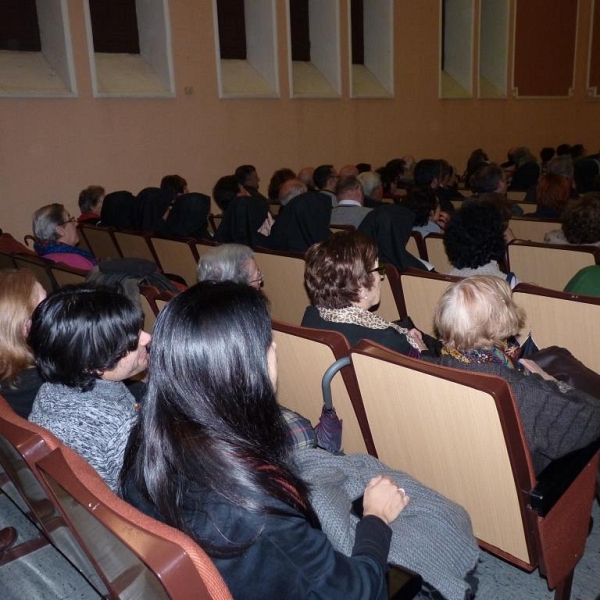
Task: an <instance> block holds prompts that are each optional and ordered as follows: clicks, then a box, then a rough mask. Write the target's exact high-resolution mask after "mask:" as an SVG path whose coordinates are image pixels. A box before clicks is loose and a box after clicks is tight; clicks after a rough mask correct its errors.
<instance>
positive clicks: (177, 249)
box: [150, 237, 199, 285]
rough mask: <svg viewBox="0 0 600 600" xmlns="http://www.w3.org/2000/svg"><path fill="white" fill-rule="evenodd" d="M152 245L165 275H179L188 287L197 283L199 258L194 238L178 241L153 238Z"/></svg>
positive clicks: (151, 239)
mask: <svg viewBox="0 0 600 600" xmlns="http://www.w3.org/2000/svg"><path fill="white" fill-rule="evenodd" d="M150 243H151V244H152V247H153V249H154V253H155V254H156V257H157V258H158V262H159V267H160V268H161V269H162V271H163V272H164V273H172V274H175V275H179V276H181V277H183V278H184V279H185V281H186V283H187V284H188V285H194V284H195V283H196V281H197V276H196V266H197V264H198V258H199V256H198V252H197V250H196V241H195V240H194V239H193V238H189V239H178V240H176V239H167V238H159V237H152V238H150Z"/></svg>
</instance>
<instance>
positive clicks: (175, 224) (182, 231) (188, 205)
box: [162, 192, 210, 241]
mask: <svg viewBox="0 0 600 600" xmlns="http://www.w3.org/2000/svg"><path fill="white" fill-rule="evenodd" d="M209 213H210V198H209V197H208V196H207V195H206V194H200V193H198V192H187V193H184V194H180V195H178V196H177V197H176V198H175V200H174V202H173V204H172V206H171V208H170V210H169V212H168V215H167V218H166V221H165V225H164V227H163V230H162V233H164V234H165V235H170V236H174V237H193V238H195V239H196V240H197V241H199V240H203V239H204V240H205V239H210V235H209V233H208V214H209Z"/></svg>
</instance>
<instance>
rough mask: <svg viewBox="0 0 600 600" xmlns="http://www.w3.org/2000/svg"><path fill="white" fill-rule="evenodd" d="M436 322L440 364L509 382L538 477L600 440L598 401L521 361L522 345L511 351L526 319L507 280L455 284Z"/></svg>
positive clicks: (479, 279) (445, 296)
mask: <svg viewBox="0 0 600 600" xmlns="http://www.w3.org/2000/svg"><path fill="white" fill-rule="evenodd" d="M434 322H435V327H436V330H437V332H438V334H439V337H440V339H441V341H442V343H443V348H442V351H441V353H442V356H441V357H440V358H438V359H433V360H435V362H437V363H439V364H441V365H444V366H447V367H453V368H458V369H466V370H468V371H476V372H480V373H488V374H491V375H497V376H499V377H502V378H503V379H505V380H506V381H508V383H509V384H510V386H511V388H512V391H513V394H514V397H515V400H516V402H517V406H518V409H519V413H520V415H521V423H522V424H523V430H524V433H525V438H526V439H527V443H528V446H529V450H530V452H531V455H532V459H533V464H534V468H535V471H536V473H540V472H541V471H542V470H543V469H544V467H546V466H547V465H548V463H549V462H550V461H552V460H554V459H556V458H559V457H561V456H564V455H565V454H568V453H569V452H572V451H573V450H577V449H579V448H583V447H585V446H587V445H588V444H591V443H592V442H593V441H594V440H596V439H597V438H599V437H600V401H599V400H598V399H596V398H594V397H592V396H590V395H588V394H586V393H585V392H582V391H579V390H576V389H573V388H571V387H570V386H568V385H567V384H564V383H562V382H557V381H556V380H555V379H554V378H552V377H550V376H549V375H547V374H546V373H544V372H543V371H542V370H541V369H540V368H539V367H537V366H536V365H535V363H533V364H532V362H531V361H523V363H520V362H517V360H516V358H515V355H514V351H515V349H516V350H518V346H517V347H513V348H511V347H510V346H509V345H508V339H509V338H511V337H512V336H516V335H517V334H518V333H519V331H520V330H521V329H522V327H523V325H524V322H525V315H524V311H523V310H522V309H520V308H519V307H518V306H517V305H516V304H515V302H514V300H513V299H512V293H511V291H510V288H509V286H508V284H507V283H506V282H505V281H502V280H501V279H500V278H498V277H489V276H478V277H470V278H468V279H464V280H462V281H459V282H457V283H454V284H452V285H451V286H450V287H449V288H448V289H447V290H446V292H445V293H444V294H443V296H442V298H441V299H440V301H439V304H438V306H437V308H436V310H435V318H434ZM523 367H525V368H526V370H524V369H523ZM527 370H531V372H530V373H527Z"/></svg>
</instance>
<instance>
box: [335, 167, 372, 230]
mask: <svg viewBox="0 0 600 600" xmlns="http://www.w3.org/2000/svg"><path fill="white" fill-rule="evenodd" d="M335 193H336V196H337V206H336V207H335V208H333V210H332V211H331V221H330V223H331V225H352V227H354V228H358V226H359V225H360V224H361V223H362V220H363V219H364V218H365V217H366V216H367V215H368V214H369V213H370V212H371V210H372V209H370V208H366V207H365V206H364V200H363V189H362V186H361V185H360V181H359V180H358V178H357V177H356V176H355V175H348V176H342V177H340V179H339V181H338V184H337V186H336V188H335Z"/></svg>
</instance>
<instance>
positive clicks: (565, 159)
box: [548, 154, 573, 179]
mask: <svg viewBox="0 0 600 600" xmlns="http://www.w3.org/2000/svg"><path fill="white" fill-rule="evenodd" d="M548 173H554V174H555V175H562V176H563V177H566V178H567V179H573V159H572V158H571V155H570V154H563V155H561V156H555V157H554V158H553V159H551V160H550V161H548Z"/></svg>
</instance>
